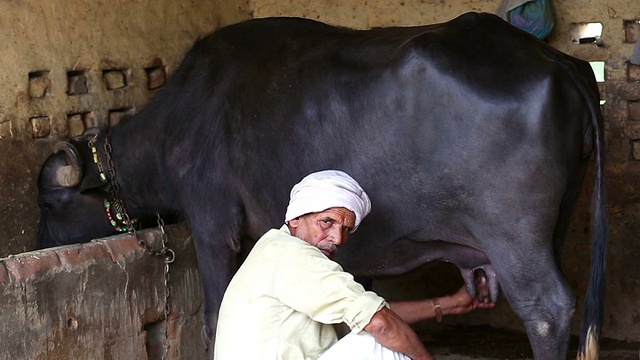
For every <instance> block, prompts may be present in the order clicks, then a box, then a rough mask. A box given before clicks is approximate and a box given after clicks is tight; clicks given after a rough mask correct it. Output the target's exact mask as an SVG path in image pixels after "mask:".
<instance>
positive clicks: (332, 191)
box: [284, 170, 371, 232]
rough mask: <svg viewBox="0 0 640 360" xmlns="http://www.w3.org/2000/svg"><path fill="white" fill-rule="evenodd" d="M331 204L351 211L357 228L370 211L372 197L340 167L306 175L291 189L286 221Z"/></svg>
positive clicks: (354, 229) (325, 207)
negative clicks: (354, 216) (370, 198)
mask: <svg viewBox="0 0 640 360" xmlns="http://www.w3.org/2000/svg"><path fill="white" fill-rule="evenodd" d="M333 207H343V208H346V209H349V210H351V211H353V212H354V213H355V215H356V224H355V227H354V228H353V230H352V231H351V232H354V231H356V229H357V228H358V226H359V225H360V222H361V221H362V219H364V217H365V216H367V214H369V212H370V211H371V201H370V200H369V196H367V193H366V192H364V190H363V189H362V187H360V185H359V184H358V183H357V182H356V181H355V180H354V179H353V178H352V177H351V176H349V175H347V174H345V173H344V172H342V171H339V170H325V171H319V172H315V173H312V174H309V175H307V176H306V177H305V178H304V179H302V180H301V181H300V182H299V183H297V184H296V185H295V186H294V187H293V189H291V196H290V200H289V206H288V207H287V213H286V215H285V218H284V221H285V223H287V222H289V221H290V220H293V219H295V218H297V217H298V216H302V215H306V214H309V213H315V212H321V211H324V210H326V209H329V208H333Z"/></svg>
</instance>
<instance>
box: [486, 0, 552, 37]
mask: <svg viewBox="0 0 640 360" xmlns="http://www.w3.org/2000/svg"><path fill="white" fill-rule="evenodd" d="M496 15H498V16H500V17H501V18H502V19H504V20H506V21H507V22H509V23H510V24H511V25H514V26H517V27H519V28H520V29H522V30H525V31H526V32H528V33H530V34H533V35H535V36H536V37H537V38H539V39H544V38H546V37H547V36H548V35H549V34H550V33H551V30H553V27H554V25H555V24H556V11H555V8H554V7H553V0H502V2H500V5H499V6H498V9H497V10H496Z"/></svg>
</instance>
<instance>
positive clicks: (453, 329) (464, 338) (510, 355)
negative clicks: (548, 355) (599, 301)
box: [420, 326, 640, 360]
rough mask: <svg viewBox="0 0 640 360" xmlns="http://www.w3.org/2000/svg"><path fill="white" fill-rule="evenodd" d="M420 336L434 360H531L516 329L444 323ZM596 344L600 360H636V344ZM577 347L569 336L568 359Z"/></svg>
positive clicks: (638, 345)
mask: <svg viewBox="0 0 640 360" xmlns="http://www.w3.org/2000/svg"><path fill="white" fill-rule="evenodd" d="M420 335H421V337H422V339H423V341H424V343H425V344H426V346H427V348H428V349H429V350H430V351H431V352H432V354H433V355H434V356H435V358H436V359H437V360H472V359H473V360H524V359H533V354H532V352H531V348H530V346H529V340H528V339H527V336H526V335H525V334H523V333H519V332H514V331H509V330H496V329H494V328H491V327H489V326H464V327H463V326H446V327H442V328H441V329H439V330H437V331H430V332H429V334H428V335H425V334H420ZM600 346H601V351H600V360H639V359H640V343H630V342H624V341H616V340H608V339H604V340H602V341H601V343H600ZM577 348H578V338H572V339H571V344H570V350H569V356H568V358H569V359H575V358H576V350H577Z"/></svg>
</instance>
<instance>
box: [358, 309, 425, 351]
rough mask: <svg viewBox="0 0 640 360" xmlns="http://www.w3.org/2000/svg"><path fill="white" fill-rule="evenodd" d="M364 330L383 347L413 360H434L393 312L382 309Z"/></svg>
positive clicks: (407, 326) (416, 336)
mask: <svg viewBox="0 0 640 360" xmlns="http://www.w3.org/2000/svg"><path fill="white" fill-rule="evenodd" d="M364 330H365V331H366V332H367V333H369V334H371V336H373V337H374V338H376V340H377V341H378V342H379V343H380V344H382V346H384V347H386V348H389V349H391V350H394V351H398V352H401V353H403V354H405V355H407V356H408V357H410V358H411V359H412V360H433V356H431V353H429V351H427V349H426V348H425V347H424V345H423V344H422V342H421V341H420V339H419V338H418V335H416V333H415V332H414V331H413V330H412V329H411V328H410V327H409V325H408V324H407V323H406V322H404V321H402V319H401V318H400V317H399V316H398V315H396V314H395V313H394V312H393V311H391V310H389V309H387V308H386V307H385V308H382V309H381V310H380V311H378V312H377V313H375V315H373V317H372V318H371V321H370V322H369V324H368V325H367V326H365V327H364Z"/></svg>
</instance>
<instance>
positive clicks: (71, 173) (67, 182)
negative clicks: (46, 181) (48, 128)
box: [53, 141, 82, 187]
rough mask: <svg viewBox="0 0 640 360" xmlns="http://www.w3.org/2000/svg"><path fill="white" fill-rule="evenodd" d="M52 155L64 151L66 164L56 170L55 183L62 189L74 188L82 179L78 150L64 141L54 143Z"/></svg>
mask: <svg viewBox="0 0 640 360" xmlns="http://www.w3.org/2000/svg"><path fill="white" fill-rule="evenodd" d="M53 151H54V153H58V152H60V151H64V153H65V154H66V155H67V163H68V164H69V165H64V166H61V167H60V168H58V170H57V171H56V181H57V182H58V185H60V186H63V187H74V186H76V185H78V184H79V183H80V179H81V178H82V170H81V168H80V159H79V158H78V150H77V149H76V147H75V146H73V144H71V143H69V142H66V141H59V142H58V143H56V145H55V147H54V149H53Z"/></svg>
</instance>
